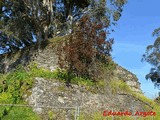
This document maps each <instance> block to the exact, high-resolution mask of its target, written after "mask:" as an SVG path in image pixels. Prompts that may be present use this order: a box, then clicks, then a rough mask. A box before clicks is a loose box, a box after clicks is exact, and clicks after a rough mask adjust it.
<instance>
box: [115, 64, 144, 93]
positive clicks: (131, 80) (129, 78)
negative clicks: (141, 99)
mask: <svg viewBox="0 0 160 120" xmlns="http://www.w3.org/2000/svg"><path fill="white" fill-rule="evenodd" d="M114 73H115V77H117V78H118V79H119V80H123V81H125V82H126V83H127V85H128V86H130V88H131V89H132V90H133V91H134V92H139V93H142V90H141V89H140V83H139V82H138V78H137V77H136V75H134V74H133V73H131V72H129V71H128V70H126V69H125V68H122V67H121V66H119V65H117V66H116V69H115V71H114Z"/></svg>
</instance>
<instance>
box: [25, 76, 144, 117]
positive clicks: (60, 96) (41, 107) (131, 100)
mask: <svg viewBox="0 0 160 120" xmlns="http://www.w3.org/2000/svg"><path fill="white" fill-rule="evenodd" d="M28 92H30V93H32V94H31V95H30V96H27V95H25V96H24V98H25V99H26V100H27V102H28V103H29V104H30V105H33V106H35V107H33V110H34V111H35V112H36V113H38V114H40V115H41V117H42V119H43V120H47V119H48V116H47V115H48V111H49V110H48V108H47V107H48V106H49V107H50V108H51V109H50V111H54V112H56V115H60V114H61V116H64V118H65V114H66V109H61V111H60V112H59V113H58V110H56V109H55V108H67V107H68V108H69V107H76V106H79V107H80V110H81V114H82V112H83V113H89V114H91V113H94V112H101V113H103V110H112V109H113V110H114V111H127V110H128V111H130V112H132V113H135V112H136V111H137V110H138V111H146V109H145V107H144V106H145V105H146V104H145V103H143V102H142V101H139V100H137V99H136V98H135V97H134V96H131V95H127V94H115V95H114V94H112V93H111V91H110V90H109V89H108V90H105V91H103V92H101V91H98V92H96V93H93V92H91V91H90V90H87V88H86V87H85V86H78V85H72V87H67V86H65V84H64V83H61V82H58V81H56V80H52V81H50V80H47V79H44V78H35V84H34V86H33V88H32V89H31V90H29V91H28ZM119 92H120V91H119ZM45 107H46V108H45ZM52 107H53V108H52ZM62 113H64V114H62ZM57 120H62V118H59V119H58V118H57Z"/></svg>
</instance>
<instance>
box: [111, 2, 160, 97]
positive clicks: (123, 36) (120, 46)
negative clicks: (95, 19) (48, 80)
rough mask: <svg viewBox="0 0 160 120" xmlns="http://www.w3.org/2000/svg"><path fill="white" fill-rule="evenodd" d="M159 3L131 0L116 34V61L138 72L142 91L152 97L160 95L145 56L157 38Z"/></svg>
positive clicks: (159, 17) (114, 47)
mask: <svg viewBox="0 0 160 120" xmlns="http://www.w3.org/2000/svg"><path fill="white" fill-rule="evenodd" d="M159 5H160V0H128V3H127V4H126V5H125V7H124V11H123V13H122V17H121V19H120V20H119V21H118V25H117V26H116V27H115V32H114V33H113V34H112V36H113V37H114V38H115V44H114V45H113V52H112V57H113V59H114V61H116V62H117V63H118V64H119V65H121V66H123V67H124V68H126V69H128V70H129V71H131V72H133V73H134V74H136V75H137V77H138V79H139V82H140V83H141V89H142V91H143V92H144V94H145V95H146V96H147V97H150V98H153V97H155V94H158V89H155V88H154V84H153V83H152V82H151V81H149V80H146V79H145V75H146V74H147V73H148V72H149V70H150V68H151V66H150V65H149V64H148V63H146V62H141V58H142V55H143V53H144V52H145V49H146V46H147V45H149V44H152V43H153V42H154V40H155V38H154V37H153V36H152V32H153V30H154V29H156V28H158V27H160V12H159Z"/></svg>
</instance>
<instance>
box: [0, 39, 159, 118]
mask: <svg viewBox="0 0 160 120" xmlns="http://www.w3.org/2000/svg"><path fill="white" fill-rule="evenodd" d="M59 39H60V40H61V39H63V38H58V39H57V38H56V39H54V40H53V39H52V40H49V42H48V43H45V44H43V47H42V48H41V49H40V50H37V48H36V47H35V46H32V47H30V48H25V49H22V50H20V51H18V52H17V53H12V54H3V55H1V56H0V68H1V69H0V72H1V73H2V74H0V76H1V77H0V82H1V86H0V88H1V90H0V92H1V94H0V104H17V105H19V104H20V105H22V104H23V105H24V104H25V105H29V106H31V107H32V109H30V108H28V107H25V106H24V107H20V109H19V107H16V106H15V107H13V106H8V107H5V105H4V106H3V107H1V109H0V110H1V114H0V117H1V119H5V120H8V119H10V118H11V117H13V116H14V117H13V118H14V119H15V120H22V119H21V118H23V119H24V120H38V119H42V120H48V119H49V120H63V119H74V118H75V108H76V107H78V109H80V114H79V113H77V114H78V115H80V116H79V119H82V120H84V119H87V120H89V119H90V120H93V119H96V120H102V119H106V117H104V116H103V111H104V110H114V111H130V112H132V113H135V112H136V111H150V110H157V108H156V109H155V105H156V103H155V102H154V101H152V100H150V99H148V98H146V97H145V96H144V95H143V93H142V91H141V89H140V83H139V82H138V79H137V77H136V75H134V74H133V73H131V72H129V71H128V70H126V69H124V68H123V67H121V66H119V65H117V64H116V63H114V62H113V61H112V62H111V63H110V64H108V65H106V66H104V68H103V69H104V73H103V79H102V80H99V81H97V82H96V83H95V82H92V81H89V80H86V79H83V78H78V77H74V76H73V77H72V78H71V87H67V86H66V84H65V79H66V77H68V76H67V75H66V73H65V71H61V70H58V69H57V67H58V64H57V56H56V45H57V42H58V41H59ZM55 43H56V44H55ZM32 110H33V111H34V112H35V113H34V112H33V111H32ZM22 111H25V112H22ZM78 111H79V110H78ZM22 113H23V114H22ZM76 117H77V116H76ZM138 117H140V118H142V119H143V116H138ZM156 117H157V120H158V116H156ZM110 118H112V117H110ZM132 118H133V117H129V116H128V117H126V119H132ZM148 119H150V116H149V118H148Z"/></svg>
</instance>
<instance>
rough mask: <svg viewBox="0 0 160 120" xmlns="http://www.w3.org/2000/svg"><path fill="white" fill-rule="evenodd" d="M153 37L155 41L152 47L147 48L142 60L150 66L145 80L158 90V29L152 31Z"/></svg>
mask: <svg viewBox="0 0 160 120" xmlns="http://www.w3.org/2000/svg"><path fill="white" fill-rule="evenodd" d="M153 36H154V37H156V40H155V42H154V43H153V44H152V45H148V46H147V48H146V52H145V54H144V55H143V58H142V60H143V61H146V62H148V63H149V64H151V65H152V68H151V69H150V73H148V74H147V75H146V79H150V80H151V81H152V82H153V83H154V85H155V87H157V88H160V28H157V29H155V30H154V32H153Z"/></svg>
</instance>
